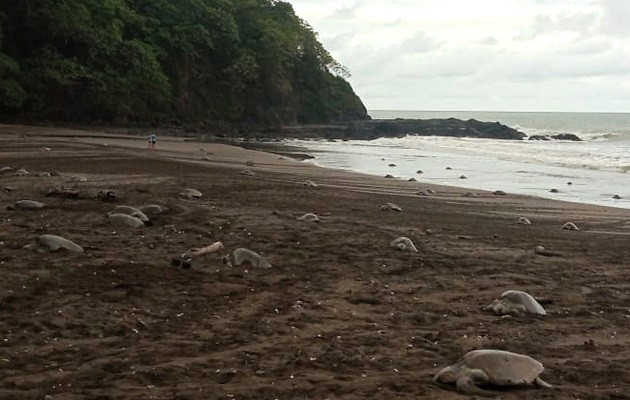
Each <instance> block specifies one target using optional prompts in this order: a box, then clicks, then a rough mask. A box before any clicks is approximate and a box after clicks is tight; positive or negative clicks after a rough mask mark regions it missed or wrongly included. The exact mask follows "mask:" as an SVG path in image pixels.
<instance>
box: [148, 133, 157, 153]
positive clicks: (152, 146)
mask: <svg viewBox="0 0 630 400" xmlns="http://www.w3.org/2000/svg"><path fill="white" fill-rule="evenodd" d="M155 142H157V136H156V135H155V133H150V134H149V150H155Z"/></svg>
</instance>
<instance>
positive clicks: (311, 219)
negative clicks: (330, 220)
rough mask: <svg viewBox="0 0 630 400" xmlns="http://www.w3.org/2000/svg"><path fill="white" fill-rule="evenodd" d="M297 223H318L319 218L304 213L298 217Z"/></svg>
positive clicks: (315, 215)
mask: <svg viewBox="0 0 630 400" xmlns="http://www.w3.org/2000/svg"><path fill="white" fill-rule="evenodd" d="M298 221H306V222H319V217H318V216H317V214H313V213H306V214H304V215H302V216H301V217H298Z"/></svg>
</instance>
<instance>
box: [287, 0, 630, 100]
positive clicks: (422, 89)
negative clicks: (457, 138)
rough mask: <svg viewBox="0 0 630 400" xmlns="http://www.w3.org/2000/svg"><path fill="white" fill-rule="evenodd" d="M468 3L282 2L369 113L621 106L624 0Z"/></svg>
mask: <svg viewBox="0 0 630 400" xmlns="http://www.w3.org/2000/svg"><path fill="white" fill-rule="evenodd" d="M478 1H479V3H478V4H477V3H476V4H475V5H474V6H473V5H471V4H470V3H465V4H466V5H464V6H463V7H464V10H463V11H458V10H455V9H453V8H451V9H446V8H445V7H448V6H449V5H451V6H452V4H453V3H452V2H450V1H449V0H444V1H442V2H435V1H433V0H418V1H410V0H392V1H389V2H386V1H385V0H374V1H368V0H339V1H329V0H319V1H317V0H298V1H294V2H292V3H294V5H295V6H296V11H297V12H298V14H299V12H300V9H303V10H306V11H309V12H311V13H312V14H311V15H312V17H309V15H300V16H302V17H303V18H304V19H306V20H307V21H308V22H310V23H312V25H313V27H314V29H315V30H316V31H318V32H319V33H320V38H321V40H322V42H323V43H324V45H325V46H326V48H327V49H328V50H329V51H330V52H331V54H332V55H333V56H334V57H335V58H336V59H337V60H338V61H339V62H341V63H342V64H344V65H346V66H347V67H348V68H349V69H350V71H351V72H352V78H351V83H352V85H353V87H354V88H355V90H356V92H357V93H358V94H359V95H360V96H361V97H362V99H363V100H364V102H365V103H366V105H367V107H368V108H370V109H432V110H440V109H442V110H449V109H450V110H529V111H534V110H547V111H625V110H627V109H628V108H630V84H625V82H626V81H628V78H630V23H628V21H630V1H628V0H616V1H615V0H502V3H501V6H500V7H498V9H499V11H497V14H492V15H486V14H488V13H491V12H492V11H493V10H490V9H488V8H487V7H486V8H483V7H484V4H485V6H487V5H488V4H490V2H491V0H478ZM462 4H464V3H462ZM298 5H299V6H298ZM379 6H382V10H383V18H382V19H379V18H378V7H379ZM465 7H469V8H467V9H466V8H465ZM474 7H477V8H474ZM480 9H482V10H488V12H487V13H485V11H484V13H480V12H478V10H480ZM515 9H517V10H518V12H515V11H514V10H515ZM331 10H333V11H331ZM375 10H376V11H375ZM425 11H426V12H425ZM468 11H470V13H468ZM458 12H459V14H458ZM500 12H502V13H504V14H501V13H500ZM425 14H426V15H430V16H431V18H429V17H426V18H424V19H422V17H423V16H424V15H425ZM451 15H453V17H452V18H454V19H449V18H451Z"/></svg>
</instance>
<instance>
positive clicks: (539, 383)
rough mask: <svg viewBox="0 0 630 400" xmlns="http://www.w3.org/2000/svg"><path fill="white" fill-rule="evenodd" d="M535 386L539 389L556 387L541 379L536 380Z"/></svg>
mask: <svg viewBox="0 0 630 400" xmlns="http://www.w3.org/2000/svg"><path fill="white" fill-rule="evenodd" d="M534 384H535V385H536V386H538V387H539V388H544V389H555V387H553V386H552V385H550V384H548V383H547V382H545V381H543V380H542V379H540V378H536V380H534Z"/></svg>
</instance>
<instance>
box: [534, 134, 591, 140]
mask: <svg viewBox="0 0 630 400" xmlns="http://www.w3.org/2000/svg"><path fill="white" fill-rule="evenodd" d="M527 139H528V140H551V139H556V140H570V141H573V142H581V141H582V139H580V138H579V137H578V136H577V135H574V134H572V133H560V134H558V135H551V136H549V135H532V136H530V137H528V138H527Z"/></svg>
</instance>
